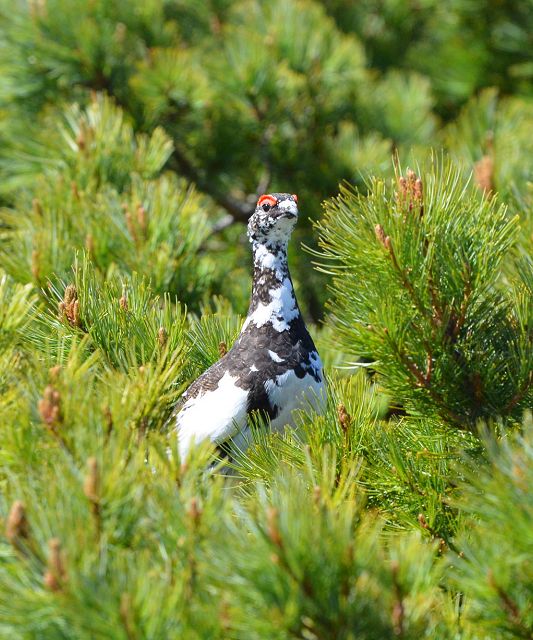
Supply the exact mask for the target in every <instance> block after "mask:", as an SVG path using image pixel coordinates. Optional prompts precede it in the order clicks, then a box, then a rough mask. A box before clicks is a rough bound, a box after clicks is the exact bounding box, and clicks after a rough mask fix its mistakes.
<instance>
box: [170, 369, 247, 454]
mask: <svg viewBox="0 0 533 640" xmlns="http://www.w3.org/2000/svg"><path fill="white" fill-rule="evenodd" d="M237 380H238V377H232V376H231V375H230V374H229V373H228V372H226V373H225V374H224V375H223V376H222V378H221V379H220V381H219V383H218V386H217V388H216V389H213V390H212V391H206V392H205V393H203V394H201V395H200V396H197V397H196V398H191V399H190V400H188V401H187V402H186V403H185V404H184V405H183V408H182V409H181V411H180V412H179V414H178V417H177V419H176V426H177V430H178V447H179V451H180V456H181V458H182V459H183V458H184V457H185V456H186V455H187V453H188V451H189V449H190V448H191V446H192V445H193V444H194V443H196V444H198V443H199V442H201V441H202V440H206V439H209V440H211V442H213V443H215V444H220V443H221V442H224V440H227V439H228V438H230V437H231V436H233V435H234V434H235V433H237V432H238V431H239V429H241V428H242V427H243V426H244V425H245V424H246V408H247V399H248V392H247V391H245V390H244V389H241V388H240V387H238V386H236V384H235V382H236V381H237Z"/></svg>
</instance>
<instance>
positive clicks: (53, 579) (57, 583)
mask: <svg viewBox="0 0 533 640" xmlns="http://www.w3.org/2000/svg"><path fill="white" fill-rule="evenodd" d="M66 580H67V571H66V568H65V563H64V560H63V553H62V551H61V542H60V541H59V539H58V538H52V539H51V540H49V541H48V565H47V570H46V572H45V574H44V584H45V586H46V587H47V588H48V589H50V591H60V590H61V588H62V586H63V584H64V583H65V582H66Z"/></svg>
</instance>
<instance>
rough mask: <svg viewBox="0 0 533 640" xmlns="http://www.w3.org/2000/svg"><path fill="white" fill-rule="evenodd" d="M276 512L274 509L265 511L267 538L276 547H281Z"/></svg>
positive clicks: (270, 508) (277, 514)
mask: <svg viewBox="0 0 533 640" xmlns="http://www.w3.org/2000/svg"><path fill="white" fill-rule="evenodd" d="M278 516H279V513H278V510H277V509H276V508H275V507H269V508H268V509H267V531H268V537H269V538H270V540H271V541H272V542H273V543H274V544H275V545H276V547H281V546H282V542H283V540H282V538H281V533H280V531H279V528H278Z"/></svg>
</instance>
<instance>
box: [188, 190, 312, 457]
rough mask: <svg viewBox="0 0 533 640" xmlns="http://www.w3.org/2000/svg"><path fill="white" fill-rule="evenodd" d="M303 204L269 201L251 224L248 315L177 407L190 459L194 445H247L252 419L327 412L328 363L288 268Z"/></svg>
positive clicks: (275, 421)
mask: <svg viewBox="0 0 533 640" xmlns="http://www.w3.org/2000/svg"><path fill="white" fill-rule="evenodd" d="M297 203H298V198H297V197H296V196H295V195H290V194H288V193H271V194H268V195H263V196H261V197H260V198H259V200H258V202H257V207H256V209H255V212H254V213H253V214H252V216H251V217H250V220H249V222H248V237H249V239H250V242H251V243H252V248H253V256H254V273H253V282H252V298H251V302H250V308H249V310H248V316H247V318H246V321H245V322H244V325H243V327H242V330H241V333H240V335H239V337H238V338H237V341H236V342H235V344H234V345H233V347H232V348H231V349H230V350H229V351H228V353H227V354H226V355H225V356H224V357H223V358H222V359H221V360H219V361H218V362H216V363H215V364H214V365H212V366H211V367H210V368H209V369H208V370H207V371H206V372H205V373H203V374H202V375H201V376H200V377H199V378H198V379H197V380H196V381H195V382H193V383H192V384H191V386H190V387H189V388H188V389H187V391H185V393H184V394H183V396H182V398H181V401H180V404H179V405H178V407H177V411H179V413H178V414H177V418H176V428H177V432H178V446H179V450H180V455H181V457H182V459H183V457H184V456H186V455H187V452H188V451H189V449H190V447H191V446H192V445H193V444H194V443H199V442H201V441H203V440H205V439H209V440H211V442H213V443H214V444H216V445H221V444H222V443H224V442H226V441H228V440H229V439H233V442H234V444H235V446H237V447H238V448H239V449H241V450H244V449H245V448H246V446H247V441H248V437H247V436H248V435H249V427H248V414H249V413H250V412H252V411H254V410H258V411H261V412H262V413H263V415H266V416H268V418H269V419H270V425H271V428H272V429H275V430H281V429H282V428H283V427H284V426H285V425H290V424H292V418H293V416H292V412H293V411H294V409H297V408H301V407H305V406H306V405H309V404H310V405H311V406H313V407H314V408H315V409H316V410H320V409H321V407H322V406H323V402H324V399H325V389H324V380H323V374H322V363H321V361H320V357H319V355H318V352H317V350H316V347H315V345H314V343H313V340H312V339H311V336H310V335H309V333H308V331H307V328H306V326H305V323H304V320H303V318H302V315H301V313H300V309H299V308H298V303H297V301H296V296H295V293H294V289H293V286H292V281H291V276H290V274H289V266H288V262H287V246H288V243H289V238H290V236H291V233H292V231H293V229H294V227H295V225H296V221H297V219H298V204H297Z"/></svg>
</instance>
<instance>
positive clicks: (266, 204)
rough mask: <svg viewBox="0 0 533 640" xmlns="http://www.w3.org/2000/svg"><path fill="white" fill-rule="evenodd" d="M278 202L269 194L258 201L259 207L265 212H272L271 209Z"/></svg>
mask: <svg viewBox="0 0 533 640" xmlns="http://www.w3.org/2000/svg"><path fill="white" fill-rule="evenodd" d="M276 202H277V200H276V198H275V197H274V196H271V195H269V194H265V195H262V196H261V197H260V198H259V200H258V201H257V206H258V207H261V209H263V211H270V209H271V208H272V207H273V206H274V205H275V204H276Z"/></svg>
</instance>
